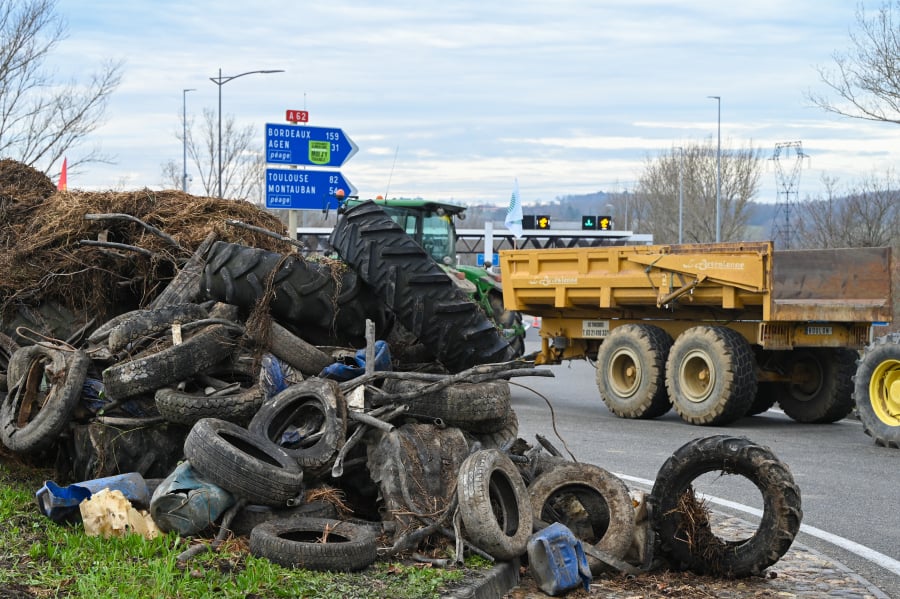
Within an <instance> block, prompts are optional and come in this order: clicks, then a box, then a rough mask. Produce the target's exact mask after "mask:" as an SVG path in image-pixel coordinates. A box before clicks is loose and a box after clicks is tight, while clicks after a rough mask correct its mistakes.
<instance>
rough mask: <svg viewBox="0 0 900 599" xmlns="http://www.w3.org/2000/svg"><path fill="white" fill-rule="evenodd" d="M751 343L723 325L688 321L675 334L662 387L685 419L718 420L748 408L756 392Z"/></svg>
mask: <svg viewBox="0 0 900 599" xmlns="http://www.w3.org/2000/svg"><path fill="white" fill-rule="evenodd" d="M756 385H757V381H756V361H755V359H754V357H753V352H752V350H751V349H750V344H749V343H747V340H746V339H744V338H743V337H742V336H741V335H740V333H738V332H737V331H734V330H732V329H729V328H726V327H713V326H696V327H692V328H690V329H688V330H686V331H685V332H683V333H682V334H681V335H679V336H678V339H676V340H675V343H674V344H673V345H672V349H671V350H670V351H669V358H668V360H667V361H666V389H667V390H668V392H669V399H671V400H672V405H673V406H674V408H675V411H676V412H678V415H679V416H681V418H682V420H684V421H685V422H690V423H691V424H701V425H709V426H718V425H723V424H728V423H730V422H734V421H735V420H737V419H738V418H741V417H742V416H744V415H745V414H746V413H747V410H748V409H749V408H750V404H751V403H752V402H753V398H754V396H755V395H756Z"/></svg>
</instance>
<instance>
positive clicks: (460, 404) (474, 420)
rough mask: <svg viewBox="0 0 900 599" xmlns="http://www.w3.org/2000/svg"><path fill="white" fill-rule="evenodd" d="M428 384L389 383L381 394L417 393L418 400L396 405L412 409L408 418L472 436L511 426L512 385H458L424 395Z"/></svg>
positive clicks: (499, 382) (495, 382)
mask: <svg viewBox="0 0 900 599" xmlns="http://www.w3.org/2000/svg"><path fill="white" fill-rule="evenodd" d="M429 384H430V383H428V382H424V381H410V380H401V379H387V380H386V381H385V382H384V385H383V387H382V390H383V391H384V392H386V393H409V392H414V391H418V393H417V394H416V396H415V397H412V398H410V399H405V400H397V401H398V403H402V404H405V405H406V406H408V407H409V410H408V411H407V412H406V413H407V415H408V416H412V417H415V418H418V419H420V420H425V421H434V420H437V419H440V420H442V421H443V423H444V424H446V425H447V426H456V427H459V428H461V429H462V430H463V431H465V432H470V433H494V432H498V431H500V430H501V429H503V428H504V427H505V426H506V425H507V424H508V421H507V415H508V414H509V412H510V410H511V409H512V407H511V405H510V401H511V399H510V398H511V395H510V391H509V383H507V382H506V381H488V382H484V383H457V384H454V385H449V386H447V387H444V388H442V389H438V390H437V391H431V392H425V389H427V387H428V385H429ZM386 399H387V401H392V400H391V399H390V398H386Z"/></svg>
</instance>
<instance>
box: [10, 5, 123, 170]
mask: <svg viewBox="0 0 900 599" xmlns="http://www.w3.org/2000/svg"><path fill="white" fill-rule="evenodd" d="M55 10H56V0H0V155H2V156H8V157H10V158H14V159H16V160H18V161H20V162H22V163H24V164H27V165H29V166H32V167H34V168H36V169H38V170H41V171H44V172H49V171H50V169H51V168H53V167H54V166H55V165H58V164H59V163H60V162H61V159H62V157H63V156H64V155H67V154H69V153H70V152H71V151H72V150H73V149H75V148H76V147H78V146H79V145H80V144H81V143H82V142H83V141H84V140H85V138H86V137H87V136H88V135H89V134H90V133H92V132H93V131H94V130H95V129H96V128H97V127H98V126H99V125H100V124H101V122H102V118H103V114H104V111H105V110H106V104H107V100H108V99H109V96H110V95H111V94H112V92H113V91H114V90H115V89H116V88H117V87H118V85H119V82H120V81H121V70H122V63H121V62H107V63H105V64H104V65H103V66H102V67H101V69H100V70H99V71H98V72H97V73H95V74H93V75H91V77H90V81H89V82H88V83H86V84H79V83H77V82H75V81H74V80H73V81H70V82H68V83H60V82H57V81H55V80H54V79H53V77H52V76H51V74H50V73H49V71H47V70H46V69H45V68H44V62H45V61H46V59H47V57H48V56H49V55H50V53H51V52H52V51H53V50H54V49H55V48H56V46H57V44H58V43H59V42H60V41H61V40H63V39H64V38H65V36H66V26H65V23H64V22H63V20H62V19H61V17H59V16H58V15H57V14H56V12H55ZM67 158H68V167H69V168H70V169H75V168H77V166H78V165H80V164H84V163H89V162H109V159H107V158H106V157H104V156H102V155H101V154H100V153H99V152H98V150H96V149H94V150H90V151H88V152H87V153H85V154H81V155H77V156H67Z"/></svg>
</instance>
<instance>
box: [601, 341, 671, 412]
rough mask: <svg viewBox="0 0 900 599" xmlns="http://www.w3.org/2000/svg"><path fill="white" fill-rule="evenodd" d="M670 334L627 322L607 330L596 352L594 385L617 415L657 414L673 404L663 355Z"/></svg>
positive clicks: (669, 343) (666, 354)
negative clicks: (667, 390) (667, 384)
mask: <svg viewBox="0 0 900 599" xmlns="http://www.w3.org/2000/svg"><path fill="white" fill-rule="evenodd" d="M671 348H672V337H671V336H670V335H669V334H668V333H667V332H666V331H664V330H663V329H661V328H660V327H657V326H653V325H642V324H626V325H622V326H620V327H617V328H615V329H613V330H612V331H610V333H609V336H607V337H606V338H605V339H604V340H603V343H601V344H600V350H599V351H598V352H597V387H598V388H599V389H600V397H601V399H603V403H605V404H606V407H607V408H609V411H610V412H612V413H613V414H615V415H616V416H619V417H620V418H656V417H657V416H662V415H663V414H665V413H666V412H668V411H669V409H671V407H672V402H670V401H669V396H668V393H667V392H666V359H667V358H668V357H669V351H670V350H671Z"/></svg>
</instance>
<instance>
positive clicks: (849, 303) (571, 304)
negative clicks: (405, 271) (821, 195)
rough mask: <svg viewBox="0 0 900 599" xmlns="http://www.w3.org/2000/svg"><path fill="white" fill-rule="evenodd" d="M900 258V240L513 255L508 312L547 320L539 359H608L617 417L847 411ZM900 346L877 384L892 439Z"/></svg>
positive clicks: (695, 418)
mask: <svg viewBox="0 0 900 599" xmlns="http://www.w3.org/2000/svg"><path fill="white" fill-rule="evenodd" d="M890 261H891V253H890V248H853V249H824V250H779V251H775V250H774V246H773V244H772V242H752V243H717V244H689V245H645V246H610V247H602V248H567V249H536V250H506V251H502V252H500V268H501V274H502V279H503V300H504V304H505V306H506V308H507V309H508V310H514V311H519V312H522V313H524V314H529V315H533V316H536V317H540V318H541V323H542V324H541V349H540V351H538V352H537V353H536V354H535V355H534V356H533V357H534V359H535V362H536V363H538V364H556V363H559V362H561V361H562V360H567V359H573V358H586V359H588V360H591V361H595V365H596V372H597V386H598V387H599V390H600V395H601V397H602V399H603V401H604V403H605V404H606V405H607V406H608V407H609V409H610V411H612V412H613V413H614V414H616V415H618V416H621V417H624V418H653V417H656V416H659V415H662V414H664V413H666V412H667V411H668V410H669V409H670V408H672V407H674V409H675V411H676V412H677V413H678V414H679V416H680V417H681V418H682V419H683V420H685V421H686V422H689V423H691V424H698V425H721V424H726V423H729V422H732V421H734V420H736V419H738V418H741V417H743V416H746V415H752V414H758V413H761V412H764V411H766V410H767V409H769V408H770V407H772V406H773V405H774V404H775V403H776V402H777V403H778V404H779V405H780V407H781V409H782V410H783V411H784V412H785V413H786V414H788V415H789V416H790V417H791V418H793V419H795V420H798V421H800V422H810V423H812V422H821V423H824V422H834V421H836V420H839V419H841V418H844V417H845V416H847V415H848V414H849V413H850V412H851V411H852V409H853V405H854V391H856V396H857V397H856V398H855V399H856V401H857V403H859V402H860V401H861V398H860V397H859V395H860V388H861V385H859V384H857V385H856V389H855V388H854V377H855V375H856V372H857V363H858V362H859V361H860V351H863V350H865V349H866V348H867V346H868V345H869V344H870V343H872V340H873V334H872V331H873V324H875V323H879V324H884V323H888V322H889V321H891V319H892V306H893V304H892V301H891V278H890V272H891V270H890ZM890 338H891V342H892V345H894V344H895V345H897V347H898V348H900V339H898V338H897V336H891V337H890ZM882 345H883V344H882ZM895 351H897V350H896V349H894V348H893V347H891V349H889V350H888V351H886V352H885V351H882V354H884V356H885V357H886V359H887V362H886V363H882V362H878V364H874V365H870V366H871V367H872V368H871V370H873V371H876V372H880V373H881V374H880V375H878V376H881V377H882V379H883V380H880V381H876V383H877V384H872V385H868V386H866V388H867V389H870V390H871V391H875V390H876V389H881V392H880V393H881V395H885V391H884V390H885V389H888V392H887V396H886V398H883V399H881V400H878V401H881V406H880V413H881V415H882V417H881V418H880V420H881V421H882V422H881V424H885V425H886V426H885V427H881V428H886V429H887V433H888V434H889V435H891V434H893V435H896V434H898V431H900V420H898V419H900V409H898V406H900V397H894V396H892V395H891V393H890V391H889V389H890V388H891V387H893V394H894V395H900V360H898V358H897V354H895ZM860 366H861V365H860ZM870 378H871V377H870ZM859 382H860V381H857V383H859ZM867 395H868V392H867ZM867 399H868V398H867ZM875 411H876V413H877V412H878V411H879V409H878V407H877V406H876V410H875ZM895 425H896V426H895ZM872 428H877V427H873V426H868V427H867V430H869V429H872ZM869 432H870V434H872V433H873V431H871V430H870V431H869ZM873 436H875V435H873ZM876 440H879V439H878V437H876ZM881 441H884V440H881ZM882 444H887V445H891V444H893V443H892V442H891V441H890V439H888V440H887V442H885V443H882Z"/></svg>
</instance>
